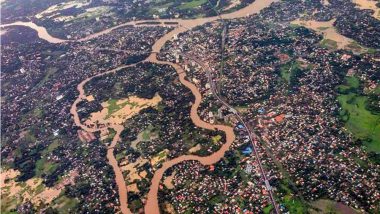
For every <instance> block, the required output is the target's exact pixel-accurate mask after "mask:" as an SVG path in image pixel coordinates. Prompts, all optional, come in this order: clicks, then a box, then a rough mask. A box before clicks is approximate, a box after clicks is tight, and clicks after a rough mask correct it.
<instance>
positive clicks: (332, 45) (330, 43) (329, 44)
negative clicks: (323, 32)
mask: <svg viewBox="0 0 380 214" xmlns="http://www.w3.org/2000/svg"><path fill="white" fill-rule="evenodd" d="M320 44H321V46H322V47H324V48H327V49H333V50H336V49H337V48H338V43H337V42H336V41H334V40H331V39H324V40H322V41H321V43H320Z"/></svg>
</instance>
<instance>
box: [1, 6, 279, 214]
mask: <svg viewBox="0 0 380 214" xmlns="http://www.w3.org/2000/svg"><path fill="white" fill-rule="evenodd" d="M277 1H279V0H256V1H255V2H253V3H252V4H250V5H249V6H247V7H245V8H242V9H240V10H238V11H235V12H232V13H229V14H223V15H221V17H222V18H223V19H235V18H242V17H245V16H248V15H252V14H256V13H259V12H260V11H261V10H262V9H263V8H266V7H268V6H269V5H270V4H272V3H273V2H277ZM218 19H219V17H206V18H198V19H192V20H184V19H156V20H142V21H132V22H127V23H124V24H121V25H118V26H115V27H112V28H109V29H106V30H103V31H101V32H98V33H94V34H92V35H89V36H87V37H84V38H82V39H79V40H62V39H59V38H54V37H52V36H51V35H50V34H49V33H48V32H47V30H46V29H45V28H44V27H41V26H37V25H35V24H34V23H32V22H15V23H11V24H6V25H1V27H10V26H26V27H30V28H32V29H34V30H36V31H37V32H38V36H39V37H40V38H41V39H44V40H46V41H48V42H51V43H63V42H70V41H86V40H89V39H93V38H96V37H98V36H101V35H104V34H107V33H110V32H111V31H112V30H114V29H117V28H120V27H124V26H128V25H132V26H135V27H138V26H164V22H177V23H178V25H177V27H176V28H175V29H174V30H172V31H170V32H169V33H167V34H165V35H164V36H162V37H161V38H159V39H158V40H157V41H156V42H155V43H154V45H153V46H152V53H151V54H150V55H149V57H148V58H147V59H145V60H144V61H145V62H151V63H157V64H162V65H170V66H172V67H173V68H174V69H175V70H176V72H177V74H178V77H179V80H180V82H181V83H182V84H183V85H184V86H185V87H186V88H188V89H190V90H191V92H192V94H193V96H194V97H195V101H194V103H193V105H192V106H191V111H190V117H191V120H192V121H193V123H194V124H195V125H196V126H197V127H199V128H204V129H209V130H216V129H218V130H221V131H223V132H225V135H226V142H225V143H224V144H223V146H222V147H221V148H220V149H219V150H218V151H216V152H215V153H213V154H211V155H209V156H205V157H200V156H197V155H183V156H180V157H177V158H174V159H171V160H168V161H166V162H164V163H163V165H162V167H161V168H159V169H158V170H157V171H156V172H155V173H154V175H153V178H152V183H151V186H150V190H149V193H148V195H147V201H146V204H145V207H144V211H145V213H147V214H156V213H160V211H159V210H160V209H159V204H158V199H157V193H158V189H159V188H158V187H159V184H160V181H161V179H162V177H163V174H164V172H165V171H166V170H167V169H169V168H171V167H172V166H174V165H176V164H178V163H181V162H183V161H189V160H194V161H199V162H200V163H201V164H203V165H211V164H214V163H216V162H218V161H219V160H220V159H221V158H222V157H223V156H224V154H225V152H226V151H227V150H228V149H229V148H230V146H231V144H232V143H233V141H234V139H235V134H234V131H233V128H232V127H229V126H224V125H213V124H210V123H207V122H205V121H203V120H202V119H201V118H200V116H199V115H198V113H197V110H198V107H199V105H200V104H201V102H202V95H201V93H200V92H199V90H198V88H197V87H196V86H195V85H194V84H193V83H191V82H189V81H187V80H186V79H185V77H186V72H185V71H184V70H183V69H182V67H181V66H179V65H178V64H175V63H172V62H167V61H159V60H158V59H157V53H158V52H160V50H161V48H162V47H163V46H164V44H165V43H166V42H167V41H168V40H171V39H172V38H173V36H174V35H178V34H180V33H183V32H185V31H187V30H190V29H192V28H194V27H196V26H199V25H203V24H205V23H208V22H212V21H216V20H218ZM148 21H155V22H161V24H152V25H147V24H141V23H145V22H148ZM138 24H139V25H138ZM134 65H135V64H132V65H128V66H126V65H124V66H120V67H118V68H115V69H112V70H109V71H107V72H104V73H100V74H98V75H95V76H93V77H90V78H87V79H85V80H83V81H82V82H81V83H80V84H79V85H78V86H77V90H78V92H79V96H78V97H77V99H76V100H75V101H74V103H73V105H72V107H71V109H70V113H71V114H72V115H73V118H74V122H75V124H76V125H77V126H79V127H80V128H82V129H83V130H85V131H88V132H96V131H102V130H103V129H108V128H113V129H115V131H116V134H115V136H114V138H113V140H112V143H111V145H110V146H109V147H108V151H107V159H108V162H109V164H110V165H111V166H112V168H113V170H114V172H115V180H116V184H117V186H118V191H119V201H120V206H121V207H120V208H121V211H122V213H131V211H130V210H129V208H128V204H127V187H126V183H125V180H124V177H123V174H122V171H121V169H120V167H119V165H118V163H117V160H116V159H115V156H114V153H113V152H114V147H115V146H116V144H117V143H118V142H119V141H120V133H121V132H122V131H123V129H124V127H123V126H121V125H115V126H113V127H104V128H101V129H100V128H97V127H88V126H86V125H84V124H82V123H81V121H80V118H79V116H78V112H77V104H78V103H79V102H80V101H82V100H85V99H86V97H87V96H86V94H85V91H84V89H83V87H84V85H85V84H86V83H88V82H89V81H90V80H91V79H92V78H94V77H98V76H102V75H105V74H109V73H114V72H116V71H118V70H120V69H123V68H127V67H131V66H134Z"/></svg>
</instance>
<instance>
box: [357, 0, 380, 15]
mask: <svg viewBox="0 0 380 214" xmlns="http://www.w3.org/2000/svg"><path fill="white" fill-rule="evenodd" d="M352 2H353V3H355V4H357V5H358V7H359V8H360V9H363V10H373V11H374V13H373V15H372V16H373V17H374V18H376V19H380V8H378V7H377V6H376V3H377V1H373V0H352Z"/></svg>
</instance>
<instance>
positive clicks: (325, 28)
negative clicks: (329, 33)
mask: <svg viewBox="0 0 380 214" xmlns="http://www.w3.org/2000/svg"><path fill="white" fill-rule="evenodd" d="M329 28H330V27H318V28H317V29H318V30H321V31H324V30H327V29H329Z"/></svg>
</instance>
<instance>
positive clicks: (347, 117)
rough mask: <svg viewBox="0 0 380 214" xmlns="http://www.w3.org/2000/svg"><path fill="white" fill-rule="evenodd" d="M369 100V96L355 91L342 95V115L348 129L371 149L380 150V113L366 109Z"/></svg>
mask: <svg viewBox="0 0 380 214" xmlns="http://www.w3.org/2000/svg"><path fill="white" fill-rule="evenodd" d="M367 100H368V98H367V97H365V96H359V95H357V94H355V93H350V94H342V95H340V96H339V97H338V101H339V103H340V105H341V107H342V111H341V112H340V116H341V117H342V119H343V120H344V121H345V123H346V124H345V127H346V128H347V130H348V131H350V132H351V133H352V134H353V135H354V136H355V137H356V138H358V139H361V140H363V141H365V145H366V146H367V147H368V150H369V151H375V152H380V115H375V114H372V113H371V112H370V111H368V110H367V109H366V101H367Z"/></svg>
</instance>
